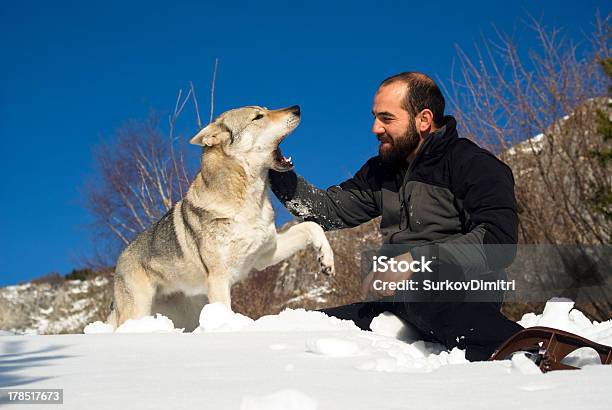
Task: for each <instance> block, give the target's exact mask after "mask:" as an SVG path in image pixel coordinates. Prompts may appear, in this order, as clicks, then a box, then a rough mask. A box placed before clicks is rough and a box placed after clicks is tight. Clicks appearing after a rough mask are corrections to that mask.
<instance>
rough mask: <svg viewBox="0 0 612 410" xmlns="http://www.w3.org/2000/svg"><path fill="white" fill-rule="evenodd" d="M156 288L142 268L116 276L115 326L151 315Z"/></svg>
mask: <svg viewBox="0 0 612 410" xmlns="http://www.w3.org/2000/svg"><path fill="white" fill-rule="evenodd" d="M155 291H156V286H155V285H154V284H153V283H152V282H151V279H150V278H149V276H148V275H147V272H146V270H145V269H144V268H142V267H140V266H139V267H136V268H133V269H131V270H130V271H129V272H127V273H126V274H117V275H116V276H115V289H114V297H115V300H114V302H115V309H114V312H115V315H116V317H115V318H114V319H115V320H116V325H115V326H121V324H122V323H123V322H125V321H126V320H128V319H139V318H141V317H143V316H148V315H150V314H151V306H152V304H153V298H154V296H155ZM111 324H112V323H111Z"/></svg>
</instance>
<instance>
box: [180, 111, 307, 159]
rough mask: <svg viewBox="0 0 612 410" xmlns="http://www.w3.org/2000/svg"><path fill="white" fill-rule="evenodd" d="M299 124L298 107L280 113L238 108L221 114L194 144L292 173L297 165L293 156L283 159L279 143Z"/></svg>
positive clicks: (201, 131)
mask: <svg viewBox="0 0 612 410" xmlns="http://www.w3.org/2000/svg"><path fill="white" fill-rule="evenodd" d="M299 123H300V107H299V106H298V105H294V106H291V107H288V108H281V109H279V110H268V109H267V108H265V107H258V106H249V107H243V108H237V109H234V110H229V111H226V112H224V113H223V114H221V115H220V116H219V117H217V118H216V119H215V121H214V122H212V123H210V124H208V125H207V126H206V127H204V128H203V129H202V130H200V132H198V133H197V134H196V135H195V136H194V137H193V138H192V139H191V141H190V142H191V143H192V144H195V145H201V146H204V147H215V146H216V147H219V148H221V149H222V150H223V152H224V153H225V154H226V155H228V156H231V157H234V158H236V159H237V160H239V161H241V162H242V161H246V162H248V163H250V164H252V165H255V166H261V167H264V168H272V169H274V170H276V171H288V170H290V169H292V168H293V163H292V162H291V157H289V158H285V157H284V156H283V154H282V153H281V150H280V148H279V144H280V143H281V141H282V140H283V139H284V138H285V137H286V136H287V135H288V134H289V133H290V132H291V131H293V130H294V129H295V128H296V127H297V126H298V124H299Z"/></svg>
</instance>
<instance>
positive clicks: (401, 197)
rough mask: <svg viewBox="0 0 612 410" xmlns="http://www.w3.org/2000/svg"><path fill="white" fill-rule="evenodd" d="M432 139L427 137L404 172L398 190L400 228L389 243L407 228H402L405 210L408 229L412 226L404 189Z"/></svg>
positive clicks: (392, 235)
mask: <svg viewBox="0 0 612 410" xmlns="http://www.w3.org/2000/svg"><path fill="white" fill-rule="evenodd" d="M430 140H431V138H427V140H426V141H425V142H424V143H423V145H422V146H421V149H419V152H417V155H416V156H415V157H414V160H413V161H412V163H411V164H410V165H409V166H408V169H407V170H406V173H405V174H404V178H403V181H402V185H401V186H400V189H399V191H398V193H399V202H400V219H399V228H400V230H399V231H397V232H395V233H393V234H391V238H389V243H393V238H394V237H395V235H397V234H398V233H400V232H402V231H404V230H405V229H402V215H403V214H404V211H405V212H406V229H408V228H410V214H409V213H408V211H407V210H405V209H404V208H405V207H406V202H405V201H404V191H405V188H406V183H407V182H408V179H409V178H410V173H411V172H412V171H413V170H414V168H415V166H416V164H417V161H418V160H419V159H421V157H422V156H423V153H424V152H425V148H426V145H427V143H428V142H429V141H430Z"/></svg>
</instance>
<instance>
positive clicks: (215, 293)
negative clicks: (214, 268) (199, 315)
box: [208, 273, 232, 310]
mask: <svg viewBox="0 0 612 410" xmlns="http://www.w3.org/2000/svg"><path fill="white" fill-rule="evenodd" d="M219 302H220V303H223V304H224V305H225V306H226V307H227V308H228V309H229V310H232V298H231V287H230V281H229V280H228V278H227V276H226V275H225V273H224V274H217V275H215V274H212V275H210V276H209V277H208V303H219Z"/></svg>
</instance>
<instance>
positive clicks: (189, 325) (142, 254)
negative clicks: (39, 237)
mask: <svg viewBox="0 0 612 410" xmlns="http://www.w3.org/2000/svg"><path fill="white" fill-rule="evenodd" d="M299 122H300V107H299V106H297V105H294V106H291V107H288V108H283V109H278V110H268V109H266V108H265V107H259V106H248V107H242V108H237V109H233V110H229V111H226V112H224V113H223V114H221V115H220V116H219V117H217V118H216V119H215V121H213V122H212V123H210V124H209V125H207V126H206V127H205V128H203V129H202V130H200V131H199V132H198V133H197V134H196V135H195V136H194V137H193V138H192V139H191V141H190V143H191V144H195V145H199V146H202V147H203V149H202V155H201V161H200V170H199V172H198V173H197V174H196V176H195V178H194V180H193V182H192V183H191V185H190V187H189V189H188V191H187V193H186V195H185V197H184V198H182V199H181V200H180V201H178V202H177V203H176V204H175V205H174V206H173V207H172V208H171V209H170V210H169V211H168V212H167V213H166V214H165V215H164V216H163V217H162V218H161V219H160V220H159V221H157V222H156V223H155V224H153V225H152V226H150V227H149V228H148V229H146V230H145V231H143V232H142V233H141V234H140V235H138V236H137V237H136V238H135V239H134V240H133V241H132V242H131V243H130V244H129V245H128V246H127V247H126V248H125V250H124V251H123V252H122V253H121V255H120V256H119V259H118V261H117V265H116V269H115V275H114V294H113V309H112V311H111V314H110V315H109V317H108V320H107V323H109V324H111V325H112V326H113V327H114V328H117V327H118V326H120V325H121V324H122V323H124V322H125V321H126V320H128V319H138V318H140V317H144V316H148V315H151V314H153V313H164V314H166V315H167V316H169V317H170V318H171V319H172V320H173V321H174V323H175V325H177V327H184V328H186V329H188V330H193V329H194V328H195V327H197V325H198V317H199V312H200V310H201V309H202V307H203V306H204V304H205V303H206V302H208V303H216V302H221V303H223V304H225V306H227V307H228V308H230V309H231V297H230V290H231V287H232V285H233V284H234V283H236V282H237V281H240V280H242V279H244V278H245V277H246V276H247V275H248V274H249V272H250V271H251V270H252V269H253V268H254V269H257V270H262V269H264V268H266V267H268V266H271V265H274V264H276V263H279V262H280V261H282V260H284V259H286V258H288V257H290V256H291V255H293V254H294V253H295V252H297V251H298V250H301V249H304V248H306V247H307V246H311V245H312V246H313V247H314V249H315V250H316V252H317V256H318V260H319V262H320V265H321V271H323V272H324V273H326V274H330V275H332V274H334V255H333V251H332V249H331V247H330V245H329V242H328V241H327V238H326V237H325V234H324V232H323V229H322V228H321V227H320V226H319V225H318V224H316V223H314V222H302V223H299V224H296V225H293V226H291V227H290V228H289V229H287V230H286V231H284V232H282V233H277V231H276V227H275V224H274V210H273V208H272V203H271V201H270V196H269V193H268V190H269V189H268V188H269V179H268V171H269V169H274V170H276V171H280V172H285V171H289V170H291V169H292V168H293V163H292V161H291V157H289V158H286V157H285V156H284V155H283V154H282V153H281V151H280V148H279V144H280V143H281V141H283V139H284V138H285V137H286V136H287V135H288V134H289V133H291V132H292V131H293V130H294V129H295V128H296V127H297V126H298V124H299Z"/></svg>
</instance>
